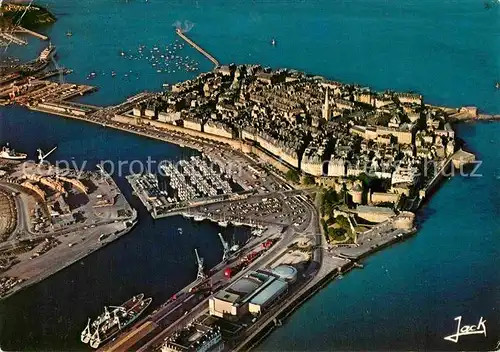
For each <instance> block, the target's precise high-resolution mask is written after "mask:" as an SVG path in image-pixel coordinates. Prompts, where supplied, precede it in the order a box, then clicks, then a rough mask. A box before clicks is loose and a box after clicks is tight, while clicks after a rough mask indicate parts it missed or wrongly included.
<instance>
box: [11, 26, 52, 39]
mask: <svg viewBox="0 0 500 352" xmlns="http://www.w3.org/2000/svg"><path fill="white" fill-rule="evenodd" d="M14 32H18V33H27V34H30V35H32V36H33V37H36V38H38V39H40V40H49V37H47V36H46V35H43V34H40V33H37V32H34V31H32V30H29V29H27V28H24V27H17V29H16V30H15V31H14Z"/></svg>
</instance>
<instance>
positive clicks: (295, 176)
mask: <svg viewBox="0 0 500 352" xmlns="http://www.w3.org/2000/svg"><path fill="white" fill-rule="evenodd" d="M286 179H287V180H288V181H292V182H295V183H299V181H300V176H299V173H298V172H297V171H295V170H293V169H290V170H288V171H287V173H286Z"/></svg>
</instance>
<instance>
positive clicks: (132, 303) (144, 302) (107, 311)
mask: <svg viewBox="0 0 500 352" xmlns="http://www.w3.org/2000/svg"><path fill="white" fill-rule="evenodd" d="M152 300H153V299H152V298H146V299H144V294H143V293H141V294H139V295H136V296H134V297H132V298H130V299H129V300H128V301H126V302H124V303H122V304H121V305H120V306H109V307H104V312H103V313H102V314H101V315H99V316H98V317H97V318H96V319H95V320H94V321H93V322H92V321H91V319H89V320H88V322H87V326H86V327H85V329H83V331H82V333H81V337H80V340H81V341H82V342H83V343H88V344H89V345H90V347H92V348H98V347H99V346H100V345H101V344H103V343H104V342H106V341H108V340H109V339H111V338H112V337H114V336H115V335H116V334H118V333H119V332H120V331H122V330H123V329H124V328H126V327H127V326H129V325H130V324H132V323H133V322H134V321H135V320H136V319H137V318H138V317H139V316H140V315H141V314H142V313H143V312H144V311H145V310H146V308H147V307H149V305H150V304H151V301H152Z"/></svg>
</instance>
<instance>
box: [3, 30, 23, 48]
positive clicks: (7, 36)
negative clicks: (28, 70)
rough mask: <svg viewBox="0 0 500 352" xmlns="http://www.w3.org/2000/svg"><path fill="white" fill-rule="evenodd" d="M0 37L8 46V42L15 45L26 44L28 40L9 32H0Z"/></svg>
mask: <svg viewBox="0 0 500 352" xmlns="http://www.w3.org/2000/svg"><path fill="white" fill-rule="evenodd" d="M0 38H1V39H2V42H5V46H8V45H9V44H10V43H14V44H17V45H28V42H27V41H26V40H24V39H21V38H19V37H17V36H15V35H13V34H11V33H7V32H0Z"/></svg>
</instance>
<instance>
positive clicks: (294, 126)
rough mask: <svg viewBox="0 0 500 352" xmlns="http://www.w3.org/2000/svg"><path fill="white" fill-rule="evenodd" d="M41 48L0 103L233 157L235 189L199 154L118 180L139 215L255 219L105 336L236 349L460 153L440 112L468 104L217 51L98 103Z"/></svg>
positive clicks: (223, 165)
mask: <svg viewBox="0 0 500 352" xmlns="http://www.w3.org/2000/svg"><path fill="white" fill-rule="evenodd" d="M190 44H191V43H190ZM191 45H192V44H191ZM195 48H196V47H195ZM198 48H200V47H198ZM200 49H201V48H200ZM200 49H197V50H200ZM210 56H211V55H210ZM211 57H212V58H213V56H211ZM44 60H45V61H46V59H44V58H43V57H42V55H41V56H40V58H39V59H38V60H36V62H33V63H29V64H27V65H25V66H23V69H25V70H26V69H27V70H30V72H31V75H30V76H29V77H26V75H22V74H21V73H20V72H19V71H20V70H19V67H13V68H11V70H10V71H9V72H7V73H6V74H5V75H4V77H3V80H2V84H3V87H0V92H1V93H0V98H3V99H4V103H5V104H11V103H13V104H20V105H23V106H25V107H27V108H29V109H32V110H37V111H43V112H47V113H52V114H57V115H61V116H64V117H67V118H74V119H79V120H83V121H88V122H91V123H95V124H99V125H101V126H105V127H109V128H116V129H120V130H123V131H128V132H131V133H136V134H140V135H144V136H147V137H150V138H156V139H160V140H165V141H168V142H171V143H176V144H180V145H184V146H190V147H194V148H196V149H198V150H201V151H203V153H204V156H203V157H206V158H208V159H210V160H212V161H215V163H216V164H218V165H219V166H218V167H219V168H220V169H227V167H228V164H231V163H233V162H235V163H236V164H238V165H239V167H238V172H237V173H233V175H232V176H231V178H232V179H233V181H235V182H237V183H238V184H239V185H240V186H241V187H242V188H243V191H247V193H245V194H237V192H233V190H228V189H227V187H225V188H224V187H222V188H223V189H226V191H225V192H224V191H222V192H221V193H219V192H216V194H212V195H211V192H212V190H213V189H215V190H216V191H217V187H216V186H215V184H221V183H222V182H221V179H222V178H223V177H226V176H224V175H228V172H226V171H225V172H223V173H219V174H217V175H214V174H211V173H210V172H208V173H207V172H206V171H207V170H208V169H209V168H210V166H208V164H206V165H204V166H200V165H201V164H200V162H199V160H194V161H193V163H192V164H190V163H189V162H187V161H186V163H185V164H183V165H181V171H180V172H175V170H170V171H171V172H170V174H168V175H167V176H168V179H166V180H163V181H164V182H165V183H166V184H167V185H168V186H167V187H166V189H162V187H161V186H160V180H159V179H158V178H157V177H156V176H155V175H134V176H133V177H132V178H131V183H132V185H133V186H134V189H135V192H136V194H137V195H138V196H139V198H140V199H141V201H142V202H143V203H144V205H145V206H146V208H147V209H148V210H149V211H150V212H151V213H152V215H153V216H158V214H165V213H169V212H170V211H173V212H174V213H181V214H183V215H184V216H186V217H193V218H194V219H195V220H196V217H198V218H201V219H203V218H209V219H212V220H214V221H217V222H218V223H219V224H220V225H221V226H224V225H225V224H227V223H228V222H232V223H233V224H236V225H237V224H250V225H253V226H255V227H257V228H259V229H260V230H258V231H256V232H255V238H254V239H252V240H251V241H250V242H249V243H248V244H247V245H246V246H245V247H244V248H233V249H231V248H228V246H227V244H225V243H224V241H222V243H223V247H224V257H223V258H222V262H221V264H220V265H219V266H218V267H216V268H215V269H214V270H212V271H211V272H209V273H207V272H206V271H205V269H204V267H203V260H201V258H198V263H199V271H198V276H197V279H196V281H195V282H194V283H193V284H192V285H189V286H188V287H186V288H184V289H183V290H181V291H180V292H179V293H178V294H176V295H174V297H172V298H171V299H169V300H168V301H167V302H165V304H164V305H163V306H161V307H160V308H158V309H157V310H155V311H154V312H153V313H152V314H151V315H149V316H148V317H146V318H144V319H143V320H142V321H140V322H138V323H137V324H136V325H135V326H134V327H132V328H131V329H130V330H128V331H126V332H124V333H123V334H122V335H121V336H119V337H118V338H117V339H116V340H115V341H113V342H111V343H110V344H109V345H107V346H105V349H106V350H123V349H134V350H149V349H151V348H154V349H161V350H162V351H172V350H176V349H178V348H189V347H190V346H191V345H190V344H192V343H197V344H210V345H211V346H218V348H220V349H223V348H225V349H229V350H234V349H247V348H248V347H249V346H252V344H253V343H254V341H255V339H258V338H259V336H261V334H262V333H263V331H265V329H267V328H269V327H271V326H274V325H279V324H280V319H281V318H283V317H286V315H287V314H289V312H290V311H291V310H293V309H294V307H296V306H297V305H298V304H300V302H302V301H303V300H305V299H307V297H309V296H310V295H311V294H313V293H314V292H315V291H316V290H317V289H318V288H320V287H322V286H323V285H325V283H326V282H328V281H329V280H331V279H332V278H335V277H339V275H341V273H342V272H345V271H347V270H350V269H352V268H354V267H361V265H360V264H359V263H358V261H359V260H361V259H362V258H363V257H364V256H366V255H368V254H370V253H372V252H374V251H377V250H379V249H380V248H383V247H384V246H386V245H389V244H391V243H394V242H397V241H400V240H403V239H405V238H407V237H408V236H410V235H412V234H414V233H415V231H416V229H415V227H414V217H415V216H414V213H413V212H414V211H416V210H417V209H418V208H419V206H420V204H421V203H422V201H424V200H425V199H426V198H427V197H428V196H429V194H430V193H431V192H432V191H433V189H434V188H435V187H436V185H437V184H438V183H439V181H440V180H441V179H442V178H444V177H445V176H446V174H445V173H444V171H447V170H449V169H453V168H455V169H461V168H462V166H463V165H465V164H468V163H470V162H472V161H473V160H474V156H473V155H472V154H470V153H467V152H464V151H463V150H461V149H460V148H459V147H458V146H457V143H456V142H455V132H454V130H453V125H452V124H451V122H453V116H454V115H455V114H466V115H467V116H473V115H474V109H472V108H467V109H448V108H440V107H434V106H429V105H426V104H425V103H424V98H423V96H422V95H420V94H415V93H397V92H392V91H386V92H374V91H372V90H371V89H369V88H366V87H360V86H357V85H350V84H345V83H341V82H337V81H332V80H328V79H325V78H324V77H320V76H312V75H308V74H306V73H302V72H298V71H295V70H285V69H279V70H273V69H270V68H264V67H261V66H260V65H225V66H217V67H216V68H215V69H214V70H213V71H211V72H207V73H203V74H201V75H199V76H198V77H196V78H194V79H192V80H189V81H186V82H182V83H179V84H176V85H174V86H173V87H172V89H171V90H170V91H168V92H162V93H141V94H139V95H136V96H134V97H131V98H129V99H127V100H126V101H125V102H123V103H122V104H119V105H116V106H110V107H104V108H101V107H97V106H91V105H85V104H77V103H73V102H70V101H68V99H70V98H71V97H73V96H75V95H78V94H84V93H86V92H89V91H91V90H92V87H89V86H79V85H70V84H59V83H54V82H50V81H47V80H45V75H47V74H50V72H47V71H44V70H45V67H43V68H40V66H42V65H41V63H42V64H43V63H44ZM58 73H63V72H58ZM475 114H477V110H476V111H475ZM186 169H187V170H188V171H187V172H184V171H185V170H186ZM187 175H194V176H196V178H195V179H194V180H191V179H187V178H186V176H187ZM207 179H209V180H210V182H207ZM174 185H175V186H176V187H175V188H174V187H173V186H174ZM179 185H180V186H179ZM168 187H170V188H172V189H173V190H172V189H168ZM197 193H198V195H197ZM229 193H231V194H232V195H235V194H236V195H238V197H235V198H228V197H227V194H229ZM200 195H201V196H200ZM207 195H211V196H212V197H215V198H216V199H211V200H210V201H209V202H207V201H206V200H207V199H206V198H207ZM174 331H181V333H180V334H179V333H174ZM187 336H197V340H196V341H195V342H193V341H192V340H190V338H187ZM83 337H84V336H83V335H82V339H84V338H83Z"/></svg>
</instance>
